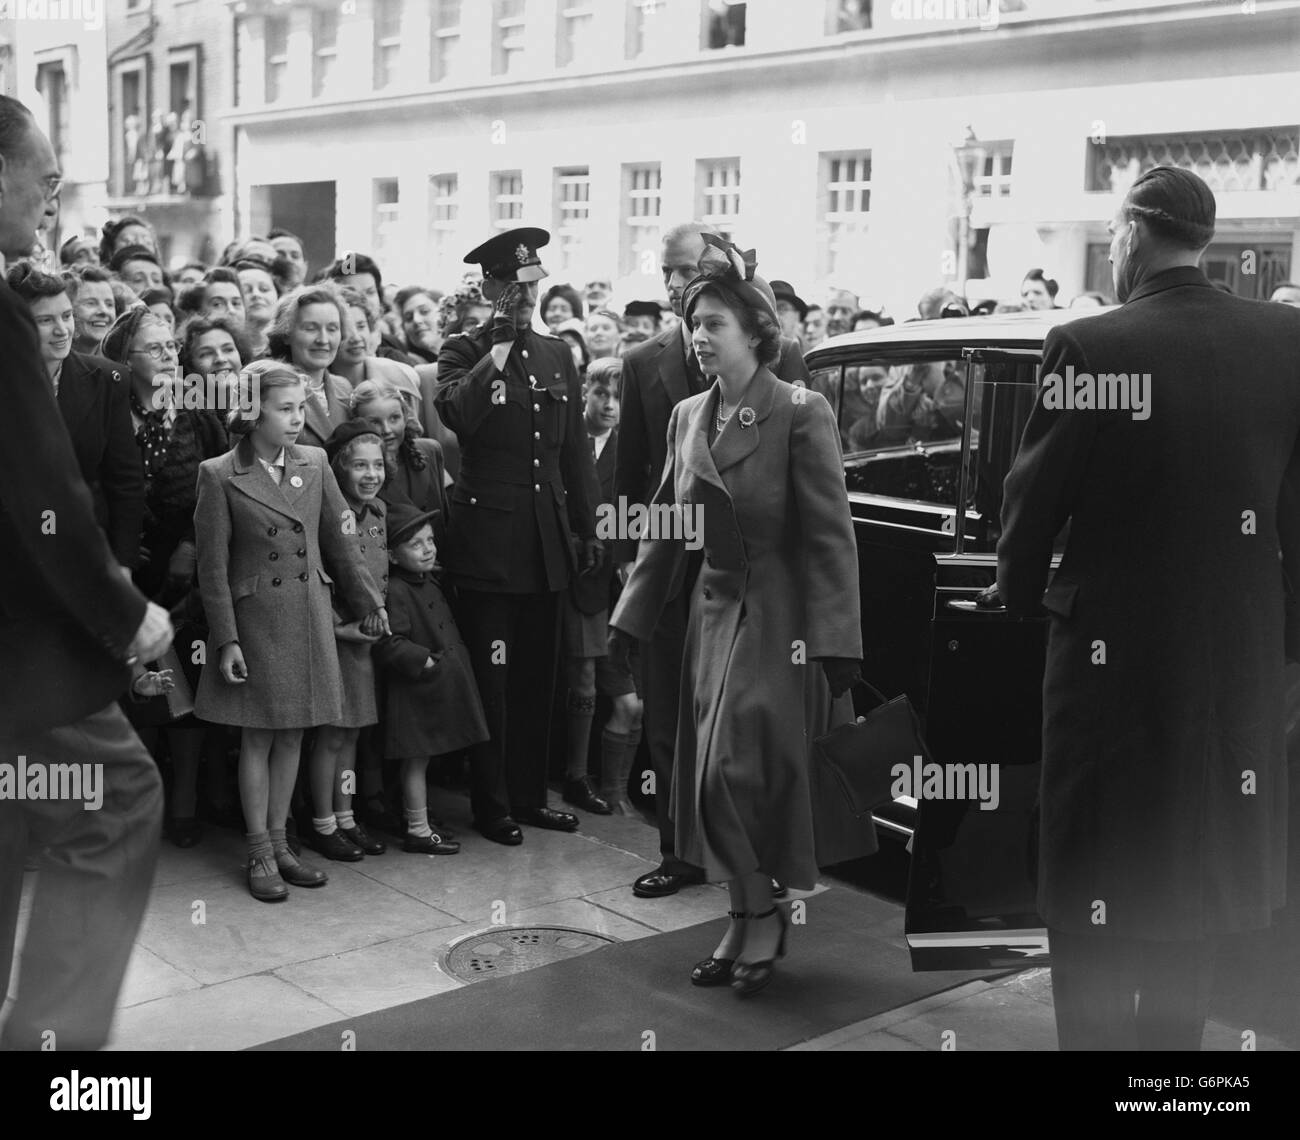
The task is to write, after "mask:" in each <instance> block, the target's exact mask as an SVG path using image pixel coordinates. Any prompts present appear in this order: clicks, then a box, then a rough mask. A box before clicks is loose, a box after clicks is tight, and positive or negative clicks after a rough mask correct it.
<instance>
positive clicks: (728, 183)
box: [695, 158, 740, 240]
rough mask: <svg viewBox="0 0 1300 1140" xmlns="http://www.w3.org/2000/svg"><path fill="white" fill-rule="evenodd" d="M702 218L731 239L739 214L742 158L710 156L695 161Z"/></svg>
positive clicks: (701, 219)
mask: <svg viewBox="0 0 1300 1140" xmlns="http://www.w3.org/2000/svg"><path fill="white" fill-rule="evenodd" d="M695 177H696V199H697V201H698V203H699V207H698V210H697V211H696V212H697V213H698V214H699V218H700V221H702V222H704V223H705V224H707V225H710V226H712V227H713V228H714V229H716V230H717V231H718V233H720V234H721V235H722V236H723V237H725V238H727V239H728V240H731V237H732V235H733V234H734V233H735V230H736V227H737V226H738V225H739V216H740V159H738V158H709V159H702V160H701V161H700V162H698V163H696V175H695Z"/></svg>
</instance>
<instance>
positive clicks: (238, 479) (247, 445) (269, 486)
mask: <svg viewBox="0 0 1300 1140" xmlns="http://www.w3.org/2000/svg"><path fill="white" fill-rule="evenodd" d="M290 451H291V449H286V450H285V464H284V474H285V479H286V480H288V479H289V478H290V476H291V474H292V473H293V472H294V471H295V470H297V468H296V466H295V463H294V461H293V459H292V458H291V457H290ZM230 481H231V482H232V483H233V484H234V485H235V486H236V487H237V488H238V489H239V490H240V491H242V492H243V493H244V494H245V495H247V496H248V497H249V498H250V499H253V500H254V501H255V502H258V503H261V504H262V506H264V507H269V508H270V509H271V510H273V511H275V512H276V513H278V514H282V515H286V516H287V517H289V518H291V519H293V520H294V521H295V522H302V519H301V518H300V517H299V515H298V512H297V511H296V510H294V507H293V504H292V503H290V502H289V500H288V499H287V498H285V495H284V492H282V491H281V490H280V488H279V487H277V486H276V485H275V480H274V479H272V478H271V476H270V475H268V474H267V471H266V468H265V467H263V466H262V465H261V464H260V463H259V462H258V461H257V456H256V455H255V454H254V453H253V444H252V441H251V440H250V439H248V438H247V437H245V438H244V439H241V440H240V441H239V444H238V445H237V446H236V447H235V450H234V472H233V474H232V475H231V476H230ZM290 489H291V488H288V487H286V488H285V490H286V491H288V490H290Z"/></svg>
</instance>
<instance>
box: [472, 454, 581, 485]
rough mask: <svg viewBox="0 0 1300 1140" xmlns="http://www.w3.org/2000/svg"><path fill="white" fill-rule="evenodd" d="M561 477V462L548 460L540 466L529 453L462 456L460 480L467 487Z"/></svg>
mask: <svg viewBox="0 0 1300 1140" xmlns="http://www.w3.org/2000/svg"><path fill="white" fill-rule="evenodd" d="M559 478H560V467H559V464H558V463H556V462H554V461H552V462H547V461H546V460H542V461H541V465H540V466H538V467H534V466H533V459H532V457H531V456H527V455H509V456H507V455H506V454H504V453H502V454H500V455H498V456H494V457H492V458H490V459H488V460H486V461H484V460H482V459H477V460H476V462H473V463H469V462H466V459H465V456H464V455H462V456H461V462H460V482H462V483H464V484H465V485H466V486H467V487H469V486H473V485H474V484H475V483H476V482H484V483H517V484H521V485H523V484H533V483H550V482H552V481H554V480H556V479H559Z"/></svg>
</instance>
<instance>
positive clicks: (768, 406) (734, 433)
mask: <svg viewBox="0 0 1300 1140" xmlns="http://www.w3.org/2000/svg"><path fill="white" fill-rule="evenodd" d="M717 387H718V385H717V384H716V383H715V384H714V388H715V389H716V388H717ZM717 395H718V394H717V393H714V394H712V398H713V402H712V403H710V404H709V406H710V408H716V407H717V402H716V401H717ZM775 399H776V377H775V376H773V375H772V373H771V372H769V371H768V370H767V369H766V368H760V369H759V370H758V371H757V372H756V373H755V374H754V379H753V380H752V381H751V382H750V385H749V391H748V392H746V393H745V399H744V402H743V403H742V404H741V406H740V407H739V408H737V409H736V410H735V411H734V412H732V413H731V416H730V418H729V419H728V420H727V424H726V426H725V427H724V428H723V429H722V433H721V434H720V435H719V436H718V438H717V440H716V441H715V442H714V444H713V465H714V467H715V468H716V469H717V471H718V473H719V474H721V473H722V472H723V471H726V470H727V468H729V467H734V466H735V465H736V464H737V463H739V462H740V461H741V460H742V459H744V458H745V457H746V456H747V455H750V454H751V453H752V452H753V451H754V450H755V449H756V448H757V447H758V425H759V424H761V423H762V422H763V421H764V420H765V419H767V417H768V416H769V415H770V414H771V412H772V402H773V400H775ZM708 402H709V401H706V403H708ZM748 409H753V412H754V422H753V423H752V424H750V425H749V426H748V427H746V426H745V425H744V424H742V423H741V420H740V415H741V412H742V411H745V412H747V411H748ZM748 418H749V417H748V414H747V415H746V419H748Z"/></svg>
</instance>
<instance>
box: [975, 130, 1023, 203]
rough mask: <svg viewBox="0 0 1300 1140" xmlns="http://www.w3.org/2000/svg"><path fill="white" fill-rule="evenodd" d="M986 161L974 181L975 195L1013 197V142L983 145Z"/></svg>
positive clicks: (981, 164) (981, 165)
mask: <svg viewBox="0 0 1300 1140" xmlns="http://www.w3.org/2000/svg"><path fill="white" fill-rule="evenodd" d="M982 145H983V147H984V161H983V162H982V163H980V166H979V169H978V170H976V171H975V177H974V179H973V180H972V183H973V185H974V189H975V195H976V197H979V198H1010V197H1011V153H1012V151H1013V150H1014V148H1015V144H1014V143H1011V142H990V143H983V144H982Z"/></svg>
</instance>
